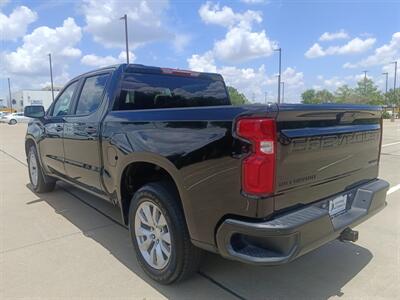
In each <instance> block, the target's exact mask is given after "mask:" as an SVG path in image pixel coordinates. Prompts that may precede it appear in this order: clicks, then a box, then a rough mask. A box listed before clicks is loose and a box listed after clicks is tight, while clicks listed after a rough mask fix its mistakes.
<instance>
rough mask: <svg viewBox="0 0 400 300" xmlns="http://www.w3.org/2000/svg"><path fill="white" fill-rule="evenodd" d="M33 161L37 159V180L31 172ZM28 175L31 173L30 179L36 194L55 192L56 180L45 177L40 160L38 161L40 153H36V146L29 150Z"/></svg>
mask: <svg viewBox="0 0 400 300" xmlns="http://www.w3.org/2000/svg"><path fill="white" fill-rule="evenodd" d="M32 159H36V169H37V179H36V180H34V178H33V177H32V176H34V175H32V172H31V167H32V164H33V162H32ZM28 173H29V179H30V182H31V186H32V189H33V190H34V191H35V192H36V193H47V192H51V191H52V190H54V187H55V185H56V180H55V179H54V178H51V177H49V176H46V175H44V173H43V170H42V167H41V165H40V162H39V159H38V153H37V151H36V147H35V146H31V147H30V148H29V152H28Z"/></svg>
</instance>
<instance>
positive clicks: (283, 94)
mask: <svg viewBox="0 0 400 300" xmlns="http://www.w3.org/2000/svg"><path fill="white" fill-rule="evenodd" d="M281 84H282V103H283V102H284V101H285V82H283V81H282V82H281Z"/></svg>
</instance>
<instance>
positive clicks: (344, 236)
mask: <svg viewBox="0 0 400 300" xmlns="http://www.w3.org/2000/svg"><path fill="white" fill-rule="evenodd" d="M339 240H341V241H342V242H346V241H348V242H353V243H354V242H357V240H358V231H355V230H353V229H351V228H349V227H347V228H346V229H345V230H343V231H342V233H341V234H340V236H339Z"/></svg>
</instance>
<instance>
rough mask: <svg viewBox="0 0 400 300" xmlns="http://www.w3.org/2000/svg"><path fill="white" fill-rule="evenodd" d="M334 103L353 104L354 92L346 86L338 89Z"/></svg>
mask: <svg viewBox="0 0 400 300" xmlns="http://www.w3.org/2000/svg"><path fill="white" fill-rule="evenodd" d="M334 95H335V100H334V101H335V102H337V103H353V101H354V90H353V89H352V88H350V87H349V86H348V85H347V84H345V85H343V86H341V87H338V88H337V89H336V91H335V94H334Z"/></svg>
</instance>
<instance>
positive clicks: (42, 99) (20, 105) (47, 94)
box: [12, 87, 60, 111]
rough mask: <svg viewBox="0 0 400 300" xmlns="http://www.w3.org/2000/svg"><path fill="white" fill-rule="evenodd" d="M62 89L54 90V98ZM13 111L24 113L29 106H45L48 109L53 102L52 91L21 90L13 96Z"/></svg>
mask: <svg viewBox="0 0 400 300" xmlns="http://www.w3.org/2000/svg"><path fill="white" fill-rule="evenodd" d="M59 91H60V88H58V87H57V88H56V87H55V88H54V98H55V97H56V96H57V94H58V92H59ZM12 99H13V105H12V106H13V109H15V110H17V111H23V110H24V107H25V106H28V105H43V106H44V108H45V109H47V108H48V107H49V106H50V105H51V103H52V101H53V98H52V95H51V90H50V89H48V88H43V89H41V90H20V91H18V92H15V93H13V94H12Z"/></svg>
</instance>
